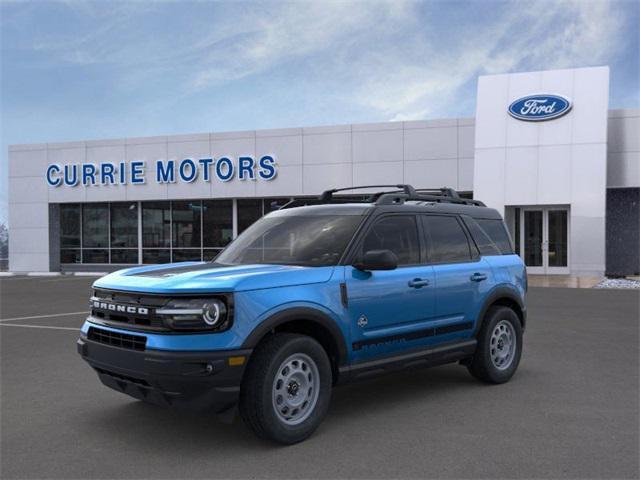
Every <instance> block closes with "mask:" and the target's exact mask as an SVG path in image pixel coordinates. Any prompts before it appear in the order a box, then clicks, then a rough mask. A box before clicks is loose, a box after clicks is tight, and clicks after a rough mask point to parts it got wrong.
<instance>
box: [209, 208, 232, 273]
mask: <svg viewBox="0 0 640 480" xmlns="http://www.w3.org/2000/svg"><path fill="white" fill-rule="evenodd" d="M231 240H233V200H204V201H203V202H202V244H203V247H204V250H203V260H205V261H209V260H213V259H214V258H215V257H216V255H218V253H220V251H221V250H222V249H223V248H224V247H226V246H227V245H228V244H229V242H231Z"/></svg>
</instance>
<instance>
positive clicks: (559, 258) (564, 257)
mask: <svg viewBox="0 0 640 480" xmlns="http://www.w3.org/2000/svg"><path fill="white" fill-rule="evenodd" d="M516 212H517V213H516V220H517V221H519V228H517V230H518V231H519V232H520V238H519V239H518V238H516V241H519V247H520V248H519V252H520V256H521V257H522V259H523V260H524V263H525V265H526V266H527V271H528V272H529V273H532V274H568V273H569V210H568V209H567V208H566V207H525V208H519V209H517V210H516Z"/></svg>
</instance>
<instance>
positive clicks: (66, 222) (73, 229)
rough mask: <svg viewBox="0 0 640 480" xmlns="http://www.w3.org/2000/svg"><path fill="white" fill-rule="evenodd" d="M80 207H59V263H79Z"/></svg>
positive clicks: (75, 205)
mask: <svg viewBox="0 0 640 480" xmlns="http://www.w3.org/2000/svg"><path fill="white" fill-rule="evenodd" d="M80 228H81V224H80V205H78V204H66V205H64V204H63V205H60V263H80V262H81V259H82V257H81V255H80V247H81V244H80V242H81V236H80Z"/></svg>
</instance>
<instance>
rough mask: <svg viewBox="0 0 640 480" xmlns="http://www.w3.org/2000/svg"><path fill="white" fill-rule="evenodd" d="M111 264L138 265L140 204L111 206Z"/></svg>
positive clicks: (115, 204)
mask: <svg viewBox="0 0 640 480" xmlns="http://www.w3.org/2000/svg"><path fill="white" fill-rule="evenodd" d="M111 263H138V204H137V202H123V203H112V204H111Z"/></svg>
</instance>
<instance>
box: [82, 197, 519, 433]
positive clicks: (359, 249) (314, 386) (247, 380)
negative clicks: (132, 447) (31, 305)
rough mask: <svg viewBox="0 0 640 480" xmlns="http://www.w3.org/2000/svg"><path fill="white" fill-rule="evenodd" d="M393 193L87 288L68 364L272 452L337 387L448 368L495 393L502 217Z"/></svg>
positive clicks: (503, 377)
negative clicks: (205, 418) (222, 420)
mask: <svg viewBox="0 0 640 480" xmlns="http://www.w3.org/2000/svg"><path fill="white" fill-rule="evenodd" d="M378 187H379V188H382V187H386V188H388V187H389V186H373V187H372V186H369V187H366V188H369V189H372V188H378ZM392 187H393V188H394V189H395V190H392V191H388V190H387V191H379V192H377V193H373V194H371V195H370V196H369V197H368V198H366V199H364V198H362V199H361V200H364V201H355V200H353V197H351V198H346V197H341V196H339V195H335V194H336V193H338V192H340V191H343V190H352V189H340V190H337V189H336V190H330V191H327V192H325V193H324V194H322V196H321V197H320V199H319V201H318V202H317V203H319V204H317V205H312V206H299V207H296V203H295V201H293V202H290V204H287V205H285V206H284V207H283V208H281V209H280V210H278V211H275V212H273V213H270V214H268V215H266V216H265V217H263V218H262V219H260V220H259V221H257V222H256V223H255V224H253V225H252V226H251V227H250V228H249V229H247V230H246V231H245V232H244V233H242V234H241V235H240V236H239V237H238V238H237V239H236V240H235V241H233V242H232V243H231V244H230V245H229V246H228V247H227V248H226V249H225V250H223V251H222V252H221V253H220V254H219V255H218V256H217V258H215V260H214V261H213V262H205V263H202V262H187V263H179V264H170V265H154V266H144V267H136V268H130V269H126V270H121V271H118V272H115V273H112V274H109V275H107V276H105V277H103V278H101V279H99V280H97V281H96V282H95V283H94V285H93V296H92V297H91V299H90V309H91V313H90V316H89V317H88V318H87V320H86V322H85V323H84V325H83V327H82V331H81V335H80V338H79V340H78V352H79V353H80V355H82V357H83V358H84V359H85V360H86V361H87V362H88V363H89V364H90V365H91V366H92V367H93V368H94V369H95V371H96V372H97V373H98V376H99V378H100V380H101V381H102V382H103V383H104V384H105V385H107V386H108V387H111V388H113V389H115V390H118V391H120V392H123V393H126V394H128V395H131V396H133V397H135V398H138V399H141V400H144V401H148V402H152V403H157V404H164V405H169V406H189V407H192V408H202V409H208V410H209V411H213V412H216V413H219V414H221V415H223V416H225V415H226V416H227V417H228V418H232V417H233V415H232V414H233V413H234V412H235V411H236V408H235V407H236V406H238V407H239V412H240V415H241V417H242V418H243V420H244V421H245V423H246V424H247V425H248V426H249V427H250V428H251V429H252V430H253V431H254V432H255V433H256V434H257V435H259V436H260V437H263V438H267V439H271V440H275V441H277V442H281V443H285V444H291V443H295V442H299V441H301V440H304V439H305V438H307V437H308V436H309V435H311V433H313V431H314V430H315V429H316V428H317V427H318V425H319V424H320V423H321V422H322V420H323V417H324V416H325V414H326V412H327V409H328V407H329V399H330V397H331V389H332V387H333V386H334V385H336V384H338V383H343V382H348V381H352V380H356V379H360V378H365V377H368V376H370V375H374V374H377V373H380V372H385V371H391V370H393V369H398V368H405V367H415V366H421V365H424V366H434V365H440V364H445V363H451V362H459V363H460V364H462V365H464V366H465V367H466V368H467V369H468V370H469V372H470V373H471V375H473V376H474V377H476V378H478V379H479V380H481V381H484V382H489V383H503V382H506V381H508V380H509V379H510V378H511V377H512V376H513V374H514V372H515V371H516V368H517V367H518V363H519V361H520V355H521V352H522V333H523V331H524V328H525V321H526V309H525V293H526V290H527V280H526V271H525V267H524V265H523V263H522V261H521V259H520V257H518V255H516V254H514V252H513V249H512V246H511V240H510V238H509V234H508V233H507V230H506V228H505V226H504V223H503V221H502V218H501V217H500V215H499V213H498V212H497V211H496V210H493V209H490V208H487V207H485V206H484V204H483V203H481V202H479V201H477V200H469V199H465V198H461V197H460V196H459V195H458V193H457V192H455V191H453V190H451V189H440V190H435V191H434V190H430V191H425V190H416V189H414V188H413V187H411V186H410V185H394V186H392ZM356 188H365V187H356ZM353 190H355V189H353ZM369 191H371V190H369Z"/></svg>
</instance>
